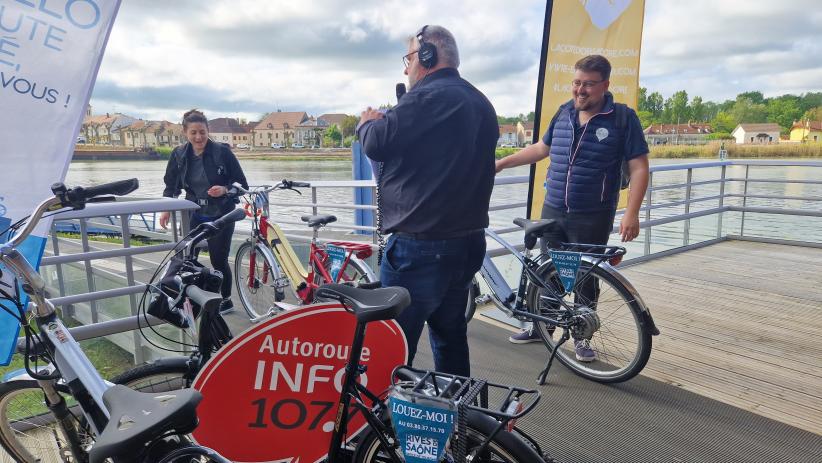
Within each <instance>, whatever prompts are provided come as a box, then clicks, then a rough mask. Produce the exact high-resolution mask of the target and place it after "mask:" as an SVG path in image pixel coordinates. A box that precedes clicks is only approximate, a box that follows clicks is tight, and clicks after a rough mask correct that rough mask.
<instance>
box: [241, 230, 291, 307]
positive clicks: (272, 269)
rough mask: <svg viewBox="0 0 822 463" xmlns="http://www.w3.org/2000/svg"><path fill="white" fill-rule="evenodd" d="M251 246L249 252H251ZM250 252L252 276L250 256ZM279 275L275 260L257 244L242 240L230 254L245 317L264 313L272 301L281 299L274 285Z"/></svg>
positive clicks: (271, 304)
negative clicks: (252, 264)
mask: <svg viewBox="0 0 822 463" xmlns="http://www.w3.org/2000/svg"><path fill="white" fill-rule="evenodd" d="M252 249H253V253H252ZM252 255H253V256H254V269H253V278H252V269H251V258H252ZM280 276H281V273H280V267H279V266H277V262H276V261H273V260H270V259H268V258H267V254H266V253H264V252H263V250H262V249H261V247H260V245H259V244H257V245H253V244H252V243H251V242H250V241H247V242H245V243H243V244H242V245H241V246H240V247H239V248H238V249H237V254H236V256H235V258H234V285H235V287H236V288H237V294H239V295H240V301H241V302H242V304H243V308H245V311H246V313H247V314H248V317H249V318H252V319H253V318H259V317H261V316H264V315H266V314H267V313H268V312H269V311H270V310H271V309H272V308H273V307H274V303H275V302H277V301H280V300H282V299H283V291H282V289H280V288H277V287H276V283H277V281H279V279H280Z"/></svg>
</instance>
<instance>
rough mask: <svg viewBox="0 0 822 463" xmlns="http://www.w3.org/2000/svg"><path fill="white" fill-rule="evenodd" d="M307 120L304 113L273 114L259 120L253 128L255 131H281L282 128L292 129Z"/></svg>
mask: <svg viewBox="0 0 822 463" xmlns="http://www.w3.org/2000/svg"><path fill="white" fill-rule="evenodd" d="M306 119H308V115H307V114H306V113H305V111H300V112H274V113H271V114H269V115H268V116H266V117H265V119H263V120H261V121H260V123H259V124H257V126H256V127H255V129H256V130H272V129H274V130H277V129H279V130H282V129H283V128H290V129H293V128H294V127H296V126H297V125H299V124H300V122H302V121H304V120H306Z"/></svg>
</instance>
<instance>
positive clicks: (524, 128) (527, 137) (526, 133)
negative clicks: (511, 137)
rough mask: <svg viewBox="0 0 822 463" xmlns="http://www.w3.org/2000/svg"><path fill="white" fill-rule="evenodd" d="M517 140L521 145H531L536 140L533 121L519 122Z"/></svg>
mask: <svg viewBox="0 0 822 463" xmlns="http://www.w3.org/2000/svg"><path fill="white" fill-rule="evenodd" d="M517 140H518V141H519V146H526V145H530V144H531V143H533V142H534V123H533V122H517Z"/></svg>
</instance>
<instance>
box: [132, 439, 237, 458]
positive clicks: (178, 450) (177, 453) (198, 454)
mask: <svg viewBox="0 0 822 463" xmlns="http://www.w3.org/2000/svg"><path fill="white" fill-rule="evenodd" d="M204 458H205V459H204ZM145 461H146V462H155V461H156V462H157V463H192V462H197V463H208V462H213V463H231V462H230V461H229V460H228V459H226V458H225V457H223V456H222V455H220V454H219V453H217V452H216V451H214V450H212V449H210V448H208V447H203V446H201V445H196V444H192V443H190V442H181V443H178V444H176V445H174V446H172V447H171V448H167V449H163V452H162V454H161V455H156V454H154V455H149V456H148V457H147V458H146V460H145Z"/></svg>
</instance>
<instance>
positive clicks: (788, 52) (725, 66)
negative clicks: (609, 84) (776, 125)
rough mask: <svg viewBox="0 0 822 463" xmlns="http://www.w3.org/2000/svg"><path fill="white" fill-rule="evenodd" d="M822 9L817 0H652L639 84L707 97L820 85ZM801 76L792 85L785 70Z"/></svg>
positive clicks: (808, 88) (800, 90)
mask: <svg viewBox="0 0 822 463" xmlns="http://www.w3.org/2000/svg"><path fill="white" fill-rule="evenodd" d="M820 43H822V14H820V12H819V3H818V1H815V0H791V1H780V2H773V1H768V0H756V1H753V0H749V1H743V0H725V1H722V2H716V1H712V0H692V1H688V2H681V1H678V0H654V1H646V17H645V29H644V31H643V43H642V64H641V69H640V83H641V85H643V86H646V87H648V88H649V89H651V90H657V91H661V92H662V93H663V94H666V95H670V94H672V93H673V92H675V91H676V90H681V89H686V90H687V91H688V93H689V95H691V96H694V95H701V96H702V97H703V98H705V99H708V100H715V101H722V100H725V99H733V98H734V97H735V96H736V95H737V94H738V93H741V92H744V91H748V90H761V91H763V93H765V94H766V95H770V96H773V95H780V94H783V93H787V92H794V93H803V92H808V91H814V90H818V89H819V81H818V80H817V81H816V83H814V82H813V81H812V80H811V79H805V78H802V76H801V74H802V73H803V72H807V73H809V74H810V75H817V74H818V71H819V70H822V60H819V59H818V58H815V57H818V56H822V46H820V45H819V44H820ZM786 74H788V75H797V74H798V77H799V78H800V81H801V83H799V82H798V81H793V82H786V81H784V80H781V79H780V76H783V75H786Z"/></svg>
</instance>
